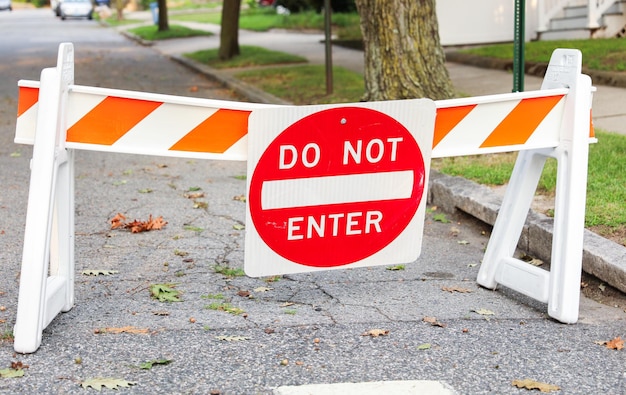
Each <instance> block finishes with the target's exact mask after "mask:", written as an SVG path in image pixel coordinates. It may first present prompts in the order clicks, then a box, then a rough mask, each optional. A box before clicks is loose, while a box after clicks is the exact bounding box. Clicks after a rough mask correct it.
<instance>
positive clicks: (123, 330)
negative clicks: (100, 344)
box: [99, 326, 150, 335]
mask: <svg viewBox="0 0 626 395" xmlns="http://www.w3.org/2000/svg"><path fill="white" fill-rule="evenodd" d="M99 333H116V334H117V333H132V334H135V335H142V334H147V333H150V330H149V329H148V328H137V327H135V326H122V327H119V328H115V327H112V328H104V329H100V331H99Z"/></svg>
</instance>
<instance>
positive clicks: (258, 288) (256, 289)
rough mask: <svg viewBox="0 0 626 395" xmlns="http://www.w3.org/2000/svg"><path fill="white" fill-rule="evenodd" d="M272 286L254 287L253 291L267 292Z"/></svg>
mask: <svg viewBox="0 0 626 395" xmlns="http://www.w3.org/2000/svg"><path fill="white" fill-rule="evenodd" d="M273 289H274V288H268V287H257V288H255V289H254V292H268V291H271V290H273Z"/></svg>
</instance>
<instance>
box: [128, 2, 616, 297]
mask: <svg viewBox="0 0 626 395" xmlns="http://www.w3.org/2000/svg"><path fill="white" fill-rule="evenodd" d="M133 17H139V18H142V17H143V18H145V13H144V14H137V15H133ZM176 23H179V24H181V25H185V26H188V27H190V28H194V29H199V30H207V31H211V32H213V33H215V34H214V35H213V36H210V37H193V38H186V39H174V40H164V41H159V42H155V43H154V48H155V49H157V50H158V51H160V52H161V53H163V54H165V55H167V56H169V57H171V58H172V59H174V60H176V61H178V62H180V63H182V64H185V65H187V66H188V67H191V68H193V69H195V70H197V71H200V72H202V73H204V74H206V75H209V76H211V77H212V78H214V79H217V80H219V81H221V82H222V83H224V84H225V85H227V86H229V87H230V88H232V89H234V90H235V91H237V92H238V93H239V94H241V95H242V96H244V97H248V99H249V100H250V101H258V102H266V103H274V104H288V103H285V102H284V101H282V100H281V99H279V98H276V97H274V96H272V95H269V94H267V93H265V92H262V91H259V90H258V89H256V88H255V87H251V86H249V85H247V84H244V83H241V82H240V81H237V80H236V79H235V78H233V77H232V75H231V74H230V73H228V72H224V71H218V70H215V69H212V68H210V67H206V66H204V65H201V64H198V63H197V62H194V61H191V60H189V59H187V58H185V57H184V56H183V54H184V53H188V52H194V51H198V50H201V49H208V48H217V47H219V29H220V27H219V26H218V25H211V24H204V23H193V22H176ZM323 40H324V35H323V34H322V33H297V32H290V31H282V30H277V29H275V30H272V31H269V32H263V33H257V32H251V31H246V30H241V31H240V33H239V42H240V44H243V45H255V46H261V47H266V48H270V49H273V50H277V51H282V52H287V53H292V54H295V55H299V56H302V57H305V58H306V59H308V61H309V63H311V64H324V62H325V50H324V44H323ZM332 62H333V65H337V66H342V67H345V68H347V69H349V70H352V71H355V72H359V73H363V68H364V59H363V52H362V51H359V50H354V49H349V48H344V47H339V46H334V47H333V59H332ZM447 68H448V72H449V74H450V78H451V80H452V83H453V85H454V87H455V89H456V91H457V92H460V93H461V94H462V95H466V96H482V95H489V94H498V93H507V92H510V91H511V88H512V84H513V78H512V74H511V73H509V72H506V71H502V70H493V69H487V68H480V67H475V66H471V65H465V64H459V63H451V62H449V63H448V64H447ZM542 80H543V79H542V78H539V77H535V76H530V75H526V76H525V89H526V90H537V89H540V87H541V83H542ZM625 99H626V89H624V88H616V87H609V86H597V92H596V93H595V94H594V98H593V115H594V125H595V127H596V128H600V129H605V130H608V131H612V132H617V133H620V134H624V135H626V106H624V105H623V103H624V100H625ZM502 196H503V191H500V192H499V193H498V194H497V195H496V194H494V192H493V191H492V190H490V189H488V188H485V187H482V186H480V185H477V184H475V183H472V182H468V181H467V180H464V179H461V178H456V177H455V178H453V177H449V176H445V175H443V174H435V175H434V176H433V177H432V178H431V195H430V199H431V202H432V203H433V204H436V205H438V206H441V207H443V208H444V209H446V210H447V211H455V210H457V209H461V210H462V211H464V212H466V213H469V214H471V215H473V216H474V217H476V218H478V219H480V220H481V221H483V222H486V223H488V224H490V225H493V223H494V222H495V218H496V215H497V212H498V210H499V207H500V204H501V197H502ZM486 202H489V203H486ZM551 232H552V221H551V220H550V219H548V218H547V217H546V216H544V215H542V214H535V213H533V214H532V215H531V216H529V219H528V221H527V230H526V237H523V239H524V240H525V244H524V245H523V246H521V247H523V249H524V250H525V251H527V253H528V254H530V255H532V256H535V257H538V258H540V259H543V260H549V258H550V256H551V245H550V244H551V243H545V239H546V238H548V239H549V240H551V234H552V233H551ZM520 243H522V241H520ZM546 244H547V245H546ZM584 249H585V251H584V257H583V270H584V271H585V272H587V273H589V274H592V275H594V276H596V277H597V278H599V279H600V280H602V281H604V282H606V283H608V284H609V285H611V286H613V287H615V288H617V289H619V290H621V291H622V292H626V248H625V247H623V246H621V245H619V244H617V243H614V242H612V241H610V240H607V239H604V238H602V237H600V236H598V235H596V234H595V233H593V232H590V231H585V247H584Z"/></svg>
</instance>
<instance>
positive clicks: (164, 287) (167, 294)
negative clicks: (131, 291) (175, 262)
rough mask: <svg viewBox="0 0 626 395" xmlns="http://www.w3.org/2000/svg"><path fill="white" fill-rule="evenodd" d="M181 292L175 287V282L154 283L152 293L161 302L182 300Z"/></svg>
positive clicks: (151, 288) (151, 287)
mask: <svg viewBox="0 0 626 395" xmlns="http://www.w3.org/2000/svg"><path fill="white" fill-rule="evenodd" d="M180 294H181V292H180V291H179V290H177V289H175V288H174V285H173V284H152V285H151V286H150V295H151V296H152V297H153V298H155V299H158V300H159V302H181V299H180Z"/></svg>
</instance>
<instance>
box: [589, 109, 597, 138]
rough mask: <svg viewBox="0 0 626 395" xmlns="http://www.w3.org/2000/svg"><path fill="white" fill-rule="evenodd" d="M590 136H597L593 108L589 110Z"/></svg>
mask: <svg viewBox="0 0 626 395" xmlns="http://www.w3.org/2000/svg"><path fill="white" fill-rule="evenodd" d="M589 137H591V138H594V137H596V130H595V129H594V127H593V110H589Z"/></svg>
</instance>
